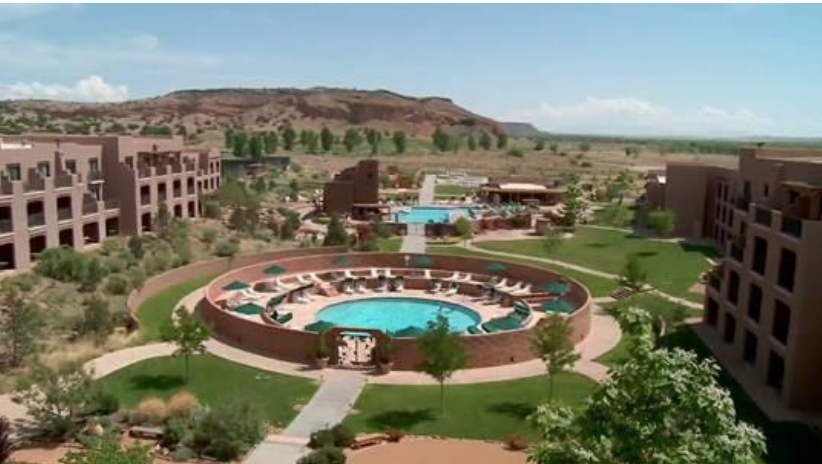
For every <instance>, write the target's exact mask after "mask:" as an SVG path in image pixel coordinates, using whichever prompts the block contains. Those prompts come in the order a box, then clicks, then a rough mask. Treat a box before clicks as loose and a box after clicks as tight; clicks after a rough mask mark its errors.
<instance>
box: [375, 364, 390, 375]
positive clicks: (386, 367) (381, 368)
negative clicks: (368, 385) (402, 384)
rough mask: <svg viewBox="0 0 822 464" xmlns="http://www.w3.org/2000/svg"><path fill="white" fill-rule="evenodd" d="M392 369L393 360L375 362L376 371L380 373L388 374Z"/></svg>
mask: <svg viewBox="0 0 822 464" xmlns="http://www.w3.org/2000/svg"><path fill="white" fill-rule="evenodd" d="M392 369H394V362H393V361H388V362H377V373H379V374H380V375H386V374H390V373H391V370H392Z"/></svg>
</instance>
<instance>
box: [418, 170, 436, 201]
mask: <svg viewBox="0 0 822 464" xmlns="http://www.w3.org/2000/svg"><path fill="white" fill-rule="evenodd" d="M436 186H437V175H436V174H427V175H426V176H425V179H423V181H422V187H420V196H419V200H418V203H419V204H420V205H433V204H434V188H435V187H436Z"/></svg>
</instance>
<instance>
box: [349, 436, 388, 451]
mask: <svg viewBox="0 0 822 464" xmlns="http://www.w3.org/2000/svg"><path fill="white" fill-rule="evenodd" d="M384 441H385V435H383V434H381V433H372V434H370V435H363V436H362V437H360V438H357V440H355V441H354V443H353V444H352V445H351V449H355V450H356V449H361V448H367V447H369V446H374V445H379V444H381V443H382V442H384Z"/></svg>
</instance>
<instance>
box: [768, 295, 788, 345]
mask: <svg viewBox="0 0 822 464" xmlns="http://www.w3.org/2000/svg"><path fill="white" fill-rule="evenodd" d="M790 329H791V308H789V307H788V305H786V304H785V303H783V302H781V301H779V300H776V307H775V309H774V313H773V330H772V331H771V334H772V335H773V338H775V339H777V340H779V342H780V343H782V344H783V345H787V344H788V334H789V333H790Z"/></svg>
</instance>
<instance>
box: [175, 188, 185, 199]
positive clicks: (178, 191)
mask: <svg viewBox="0 0 822 464" xmlns="http://www.w3.org/2000/svg"><path fill="white" fill-rule="evenodd" d="M181 196H183V189H181V188H176V189H174V198H180V197H181Z"/></svg>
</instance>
